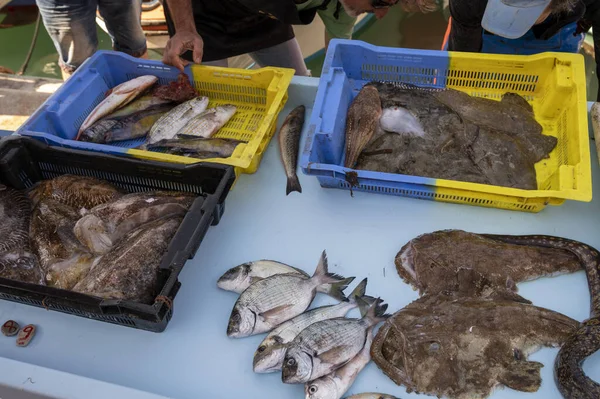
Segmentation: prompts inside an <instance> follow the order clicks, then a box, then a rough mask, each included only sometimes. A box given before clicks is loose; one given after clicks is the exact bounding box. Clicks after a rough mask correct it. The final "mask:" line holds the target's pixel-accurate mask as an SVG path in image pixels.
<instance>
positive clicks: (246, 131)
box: [127, 65, 294, 177]
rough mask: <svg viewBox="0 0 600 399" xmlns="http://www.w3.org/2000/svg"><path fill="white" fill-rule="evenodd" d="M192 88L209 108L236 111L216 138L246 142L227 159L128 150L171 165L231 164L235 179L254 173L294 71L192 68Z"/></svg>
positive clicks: (270, 68) (196, 66)
mask: <svg viewBox="0 0 600 399" xmlns="http://www.w3.org/2000/svg"><path fill="white" fill-rule="evenodd" d="M191 70H192V75H193V80H194V82H193V83H194V85H195V87H196V89H197V90H198V92H199V93H200V95H203V96H207V97H208V98H209V99H210V104H209V107H214V106H217V105H222V104H233V105H235V106H236V107H237V112H236V113H235V115H234V116H233V118H232V119H231V120H229V122H227V124H226V125H225V126H223V128H221V130H220V131H219V132H218V133H217V134H215V136H214V137H215V138H228V139H236V140H242V141H246V143H242V144H239V145H238V146H237V148H236V149H235V151H234V153H233V154H232V155H231V156H230V157H229V158H207V159H201V160H200V159H195V158H188V157H184V156H178V155H170V154H164V153H161V152H156V151H142V150H137V149H128V150H127V153H128V154H129V155H132V156H134V157H136V158H142V159H150V160H155V161H163V162H174V163H185V164H191V163H197V162H213V163H222V164H227V165H232V166H234V167H235V173H236V177H237V176H239V175H240V174H241V173H254V172H256V170H257V169H258V165H259V164H260V161H261V159H262V156H263V153H264V151H265V149H266V147H267V145H268V144H269V142H270V140H271V138H272V137H273V135H274V134H275V129H276V124H277V116H278V115H279V112H281V110H282V109H283V107H284V105H285V103H286V102H287V98H288V95H287V89H288V86H289V84H290V82H291V80H292V77H293V76H294V70H293V69H287V68H273V67H266V68H261V69H256V70H246V69H236V68H220V67H210V66H203V65H194V66H192V67H191Z"/></svg>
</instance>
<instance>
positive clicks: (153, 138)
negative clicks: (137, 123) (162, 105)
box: [146, 97, 208, 145]
mask: <svg viewBox="0 0 600 399" xmlns="http://www.w3.org/2000/svg"><path fill="white" fill-rule="evenodd" d="M207 106H208V98H207V97H197V98H194V99H191V100H189V101H186V102H184V103H181V104H179V105H178V106H176V107H175V108H173V109H172V110H171V111H169V112H167V113H166V114H164V115H163V116H161V117H160V119H159V120H157V121H156V123H155V124H154V125H153V126H152V128H151V129H150V132H149V133H148V138H147V142H146V145H152V144H155V143H157V142H159V141H160V140H164V139H172V138H174V137H175V135H176V134H177V132H179V130H181V129H182V128H183V127H184V126H185V125H186V124H187V123H188V122H189V121H190V120H191V119H192V118H194V117H195V116H197V115H199V114H201V113H202V112H204V111H205V110H206V107H207Z"/></svg>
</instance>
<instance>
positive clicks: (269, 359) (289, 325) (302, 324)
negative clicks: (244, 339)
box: [252, 279, 387, 373]
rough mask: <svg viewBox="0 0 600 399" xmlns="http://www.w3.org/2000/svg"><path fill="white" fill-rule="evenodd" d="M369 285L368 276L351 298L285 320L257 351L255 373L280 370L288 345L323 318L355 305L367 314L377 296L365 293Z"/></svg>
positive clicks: (253, 366) (382, 308) (353, 307)
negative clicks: (373, 296)
mask: <svg viewBox="0 0 600 399" xmlns="http://www.w3.org/2000/svg"><path fill="white" fill-rule="evenodd" d="M366 287H367V279H364V280H363V281H361V282H360V283H359V284H358V285H357V286H356V288H354V290H353V291H352V293H351V294H350V295H349V297H348V301H344V302H340V303H338V304H336V305H330V306H321V307H319V308H315V309H311V310H309V311H307V312H304V313H302V314H301V315H298V316H296V317H294V318H293V319H291V320H288V321H286V322H285V323H283V324H281V325H280V326H279V327H277V328H275V329H274V330H273V331H271V332H270V333H269V335H267V337H266V338H265V339H264V340H263V341H262V342H261V343H260V345H259V346H258V349H257V350H256V352H255V353H254V360H253V362H252V368H253V370H254V372H255V373H272V372H275V371H279V370H281V367H282V366H283V358H284V357H285V352H286V350H287V347H288V344H289V343H290V342H292V341H293V340H294V338H296V336H297V335H298V334H300V333H301V332H302V330H304V329H305V328H306V327H308V326H310V325H311V324H313V323H316V322H318V321H322V320H327V319H334V318H338V317H345V316H346V314H347V313H348V312H350V311H351V310H352V309H355V308H356V307H359V308H360V312H361V315H362V316H364V315H365V314H366V312H367V310H368V306H370V305H371V304H373V303H374V301H375V298H372V297H370V296H367V295H365V290H366ZM358 298H360V299H362V301H359V300H358ZM379 309H380V310H379V311H380V312H381V313H385V310H386V309H387V305H381V306H380V307H379Z"/></svg>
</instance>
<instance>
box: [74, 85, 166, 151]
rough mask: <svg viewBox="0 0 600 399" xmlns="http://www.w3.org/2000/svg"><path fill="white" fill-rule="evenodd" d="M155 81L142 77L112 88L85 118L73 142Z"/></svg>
mask: <svg viewBox="0 0 600 399" xmlns="http://www.w3.org/2000/svg"><path fill="white" fill-rule="evenodd" d="M157 80H158V78H157V77H156V76H152V75H144V76H140V77H137V78H135V79H131V80H128V81H127V82H124V83H121V84H120V85H118V86H116V87H114V88H112V89H111V90H110V94H109V95H108V96H107V97H106V98H105V99H104V100H102V101H101V102H100V104H98V105H97V106H96V108H94V110H93V111H92V112H90V114H89V115H88V116H87V118H85V120H84V121H83V123H82V124H81V127H80V128H79V132H78V133H77V138H76V139H75V140H79V138H80V136H81V134H82V133H83V131H84V130H86V129H87V128H89V127H90V126H92V125H93V124H94V123H95V122H96V121H98V120H100V119H102V118H104V117H105V116H107V115H109V114H111V113H112V112H114V111H116V110H117V109H119V108H121V107H123V106H125V105H127V104H129V103H130V102H132V101H133V100H134V99H135V98H136V97H138V96H139V95H140V94H142V93H143V92H144V91H146V89H148V88H149V87H150V86H152V85H154V83H156V81H157Z"/></svg>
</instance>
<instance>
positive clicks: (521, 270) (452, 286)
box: [395, 230, 581, 296]
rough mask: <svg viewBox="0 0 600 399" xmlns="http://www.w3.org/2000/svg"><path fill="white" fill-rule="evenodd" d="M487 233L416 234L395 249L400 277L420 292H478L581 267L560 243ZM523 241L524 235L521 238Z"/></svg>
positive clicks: (514, 288) (513, 289) (512, 287)
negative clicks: (531, 242)
mask: <svg viewBox="0 0 600 399" xmlns="http://www.w3.org/2000/svg"><path fill="white" fill-rule="evenodd" d="M498 237H500V238H494V237H493V236H487V235H482V234H475V233H469V232H466V231H462V230H441V231H435V232H432V233H427V234H423V235H420V236H418V237H416V238H414V239H412V240H410V241H409V242H408V243H407V244H405V245H404V246H403V247H402V249H401V250H400V252H398V254H397V255H396V259H395V263H396V270H397V271H398V274H399V275H400V277H401V278H402V279H403V280H404V281H405V282H406V283H408V284H410V285H411V286H412V287H413V288H415V289H418V290H419V293H420V294H421V295H423V294H438V293H442V292H444V293H452V292H454V293H457V294H460V295H463V296H464V295H467V294H468V295H470V296H473V295H476V296H478V295H483V294H484V293H485V292H486V291H489V290H490V289H492V290H495V291H497V290H508V291H510V292H513V293H516V292H517V286H516V284H517V283H520V282H523V281H530V280H534V279H537V278H539V277H544V276H555V275H559V274H564V273H573V272H576V271H578V270H581V263H580V262H579V259H577V256H575V255H574V254H573V253H571V252H569V251H567V250H564V249H560V248H544V247H541V246H535V245H518V244H516V243H509V240H511V239H512V237H513V236H498ZM521 242H523V243H524V242H525V241H521Z"/></svg>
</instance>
